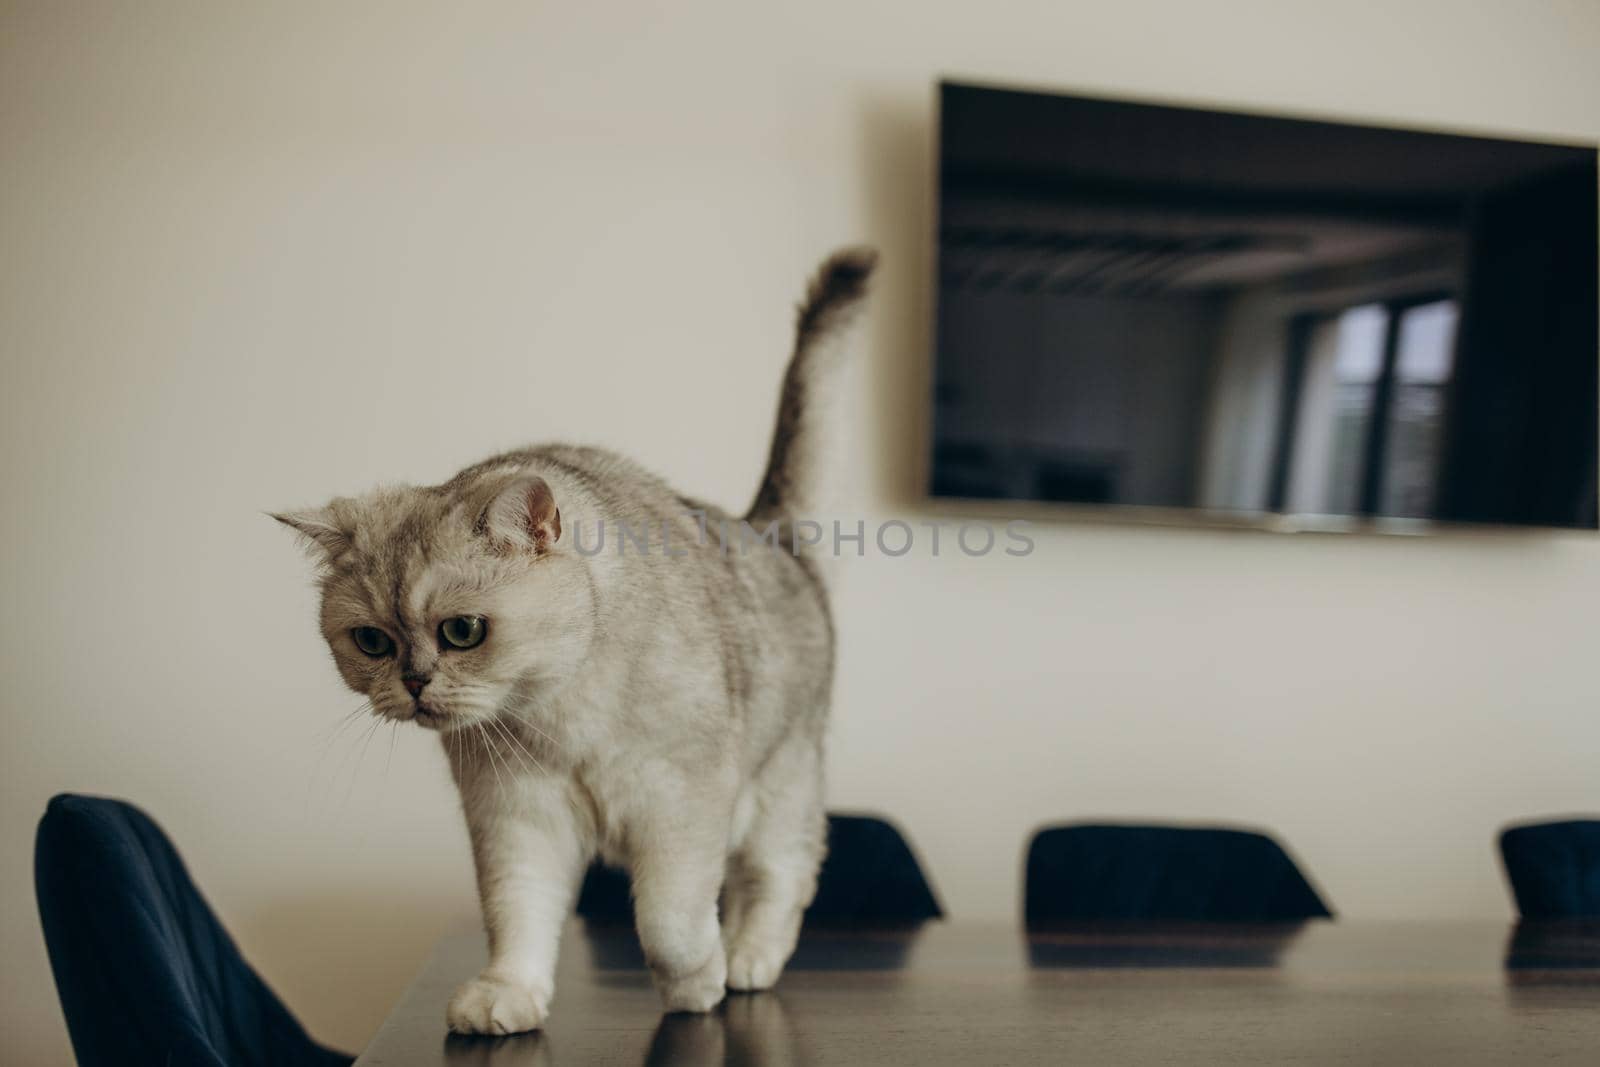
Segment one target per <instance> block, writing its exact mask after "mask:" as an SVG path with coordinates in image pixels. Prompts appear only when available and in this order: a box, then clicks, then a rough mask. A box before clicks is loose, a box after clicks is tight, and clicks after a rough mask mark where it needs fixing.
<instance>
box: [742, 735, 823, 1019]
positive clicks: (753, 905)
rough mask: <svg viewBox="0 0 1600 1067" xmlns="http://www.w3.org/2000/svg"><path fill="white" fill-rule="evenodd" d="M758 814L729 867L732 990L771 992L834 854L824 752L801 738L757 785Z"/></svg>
mask: <svg viewBox="0 0 1600 1067" xmlns="http://www.w3.org/2000/svg"><path fill="white" fill-rule="evenodd" d="M752 789H753V790H754V793H755V799H756V805H757V813H756V817H755V819H754V821H753V822H752V824H751V826H750V830H749V832H748V833H747V834H746V836H745V838H744V840H743V841H742V842H740V844H739V847H738V848H737V849H736V850H735V852H734V855H733V856H732V857H731V858H730V862H729V884H728V888H727V899H728V908H727V913H728V916H729V920H730V921H729V929H728V931H727V934H726V938H725V940H726V943H727V956H728V988H730V989H738V990H754V989H767V988H770V987H771V986H772V984H773V983H774V982H776V981H777V980H778V975H779V974H780V973H782V971H783V965H784V964H785V963H788V962H789V957H790V956H791V955H793V954H794V946H795V942H796V940H797V939H798V938H799V934H800V920H801V917H802V916H803V915H804V913H805V909H806V906H807V905H809V904H810V903H811V898H812V897H813V896H814V895H815V894H816V889H817V870H818V868H819V867H820V866H821V864H822V855H823V852H824V851H825V850H826V841H827V815H826V813H825V812H824V810H823V804H822V772H821V752H820V748H819V746H817V745H816V744H815V743H813V742H812V741H810V740H808V739H804V738H796V739H795V740H794V741H792V742H791V743H790V744H788V745H786V746H785V747H784V748H783V749H782V750H780V751H779V752H778V753H775V754H774V756H773V758H772V760H770V761H769V762H768V765H767V767H766V768H765V769H764V771H763V774H762V779H761V780H760V781H759V782H756V783H753V784H752Z"/></svg>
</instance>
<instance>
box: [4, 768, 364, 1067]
mask: <svg viewBox="0 0 1600 1067" xmlns="http://www.w3.org/2000/svg"><path fill="white" fill-rule="evenodd" d="M34 886H35V890H36V891H37V893H38V901H39V917H40V920H41V921H42V923H43V926H44V934H45V943H46V947H47V948H48V949H49V953H50V966H51V969H52V971H53V972H54V973H55V979H56V991H57V993H58V994H59V995H60V998H61V1007H62V1010H63V1012H65V1014H66V1017H67V1029H68V1031H69V1032H70V1033H71V1035H72V1047H73V1051H74V1052H75V1053H76V1054H77V1059H78V1063H79V1064H80V1065H82V1067H110V1065H113V1064H115V1065H123V1064H131V1063H152V1064H161V1065H164V1067H165V1065H173V1067H189V1065H206V1067H221V1065H256V1064H259V1065H261V1067H268V1065H278V1064H290V1065H293V1064H307V1065H314V1067H333V1065H335V1064H340V1065H347V1064H349V1063H350V1062H351V1057H349V1056H345V1055H342V1054H340V1053H337V1052H332V1051H330V1050H328V1049H325V1048H322V1047H321V1046H319V1045H317V1044H316V1043H315V1042H313V1041H312V1040H311V1038H310V1037H308V1036H307V1035H306V1032H305V1031H304V1030H303V1029H302V1028H301V1027H300V1024H299V1023H298V1022H296V1021H295V1019H294V1017H293V1016H292V1015H290V1014H289V1012H288V1010H287V1009H286V1008H284V1006H283V1004H282V1003H281V1002H280V1001H279V1000H278V998H277V997H276V996H274V995H273V993H272V991H271V990H270V989H268V988H267V986H266V984H265V983H263V982H262V981H261V979H260V977H259V976H257V975H256V973H255V971H253V970H251V968H250V965H249V964H248V963H246V962H245V960H244V958H243V957H242V956H240V955H239V950H238V949H237V948H236V947H235V945H234V943H233V940H232V939H231V938H230V937H229V936H228V932H227V931H226V930H224V929H223V927H222V925H221V924H220V923H219V922H218V921H217V918H216V916H215V915H213V914H212V912H211V909H210V908H209V907H207V906H206V902H205V900H204V899H203V898H202V897H201V896H200V893H199V891H198V890H197V889H196V888H195V886H194V883H193V882H192V881H190V879H189V874H188V872H187V871H186V870H185V869H184V865H183V861H182V860H181V859H180V858H179V856H178V853H177V851H176V850H175V849H174V848H173V847H172V843H171V842H170V841H168V840H167V838H166V835H164V834H163V833H162V832H161V828H160V827H158V826H157V825H156V824H155V823H154V822H153V821H152V820H151V819H150V817H149V816H147V815H145V814H144V813H143V812H142V811H140V810H138V809H137V808H135V807H133V806H132V805H130V804H126V803H123V802H122V801H119V800H108V799H102V798H97V797H84V796H74V795H71V794H63V795H61V796H58V797H55V798H54V799H53V800H51V801H50V805H49V808H48V809H47V810H46V811H45V814H44V818H43V819H41V820H40V822H39V831H38V835H37V837H36V838H35V841H34Z"/></svg>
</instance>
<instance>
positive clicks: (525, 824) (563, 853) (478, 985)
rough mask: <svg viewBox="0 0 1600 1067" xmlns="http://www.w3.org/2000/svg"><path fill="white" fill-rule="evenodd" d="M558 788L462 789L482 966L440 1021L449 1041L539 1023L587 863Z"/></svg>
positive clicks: (516, 781)
mask: <svg viewBox="0 0 1600 1067" xmlns="http://www.w3.org/2000/svg"><path fill="white" fill-rule="evenodd" d="M485 773H487V772H485ZM565 789H566V787H565V784H564V783H560V782H557V781H554V780H551V779H547V778H544V777H543V776H537V777H535V776H521V775H518V776H515V777H511V778H510V779H509V780H508V781H507V782H505V784H504V785H501V783H500V781H499V780H498V779H495V780H493V781H491V782H487V783H486V782H483V781H482V780H481V778H480V779H478V780H477V781H475V782H467V783H465V787H464V788H463V789H462V802H463V807H464V808H465V810H466V815H467V826H468V829H469V830H470V832H471V837H472V852H473V859H474V860H475V862H476V866H477V873H478V895H479V898H480V899H481V901H482V905H483V922H484V928H485V930H486V931H487V932H488V935H489V964H488V966H487V967H485V968H484V969H483V971H482V973H480V974H479V975H478V976H477V977H476V978H474V979H472V980H471V981H470V982H467V983H466V984H465V985H463V986H461V987H460V988H459V989H457V990H456V992H455V995H454V996H453V997H451V998H450V1007H449V1010H448V1012H447V1015H446V1018H447V1021H448V1022H449V1025H450V1029H451V1030H453V1031H455V1032H456V1033H460V1034H511V1033H518V1032H520V1031H523V1030H536V1029H538V1028H539V1027H540V1026H541V1025H542V1024H543V1023H544V1020H545V1016H546V1014H547V1013H548V1011H549V1008H550V997H551V995H552V994H553V992H554V982H555V965H556V952H557V948H558V946H559V943H560V939H561V928H562V926H563V924H564V923H565V922H566V919H567V915H568V914H569V913H570V911H571V910H572V902H573V897H574V896H575V894H576V892H577V883H578V877H579V875H580V874H581V873H582V869H583V861H584V858H585V853H584V847H583V844H582V842H581V840H580V836H581V835H580V833H579V831H578V828H577V824H576V820H575V818H574V816H573V812H572V806H571V804H570V802H569V798H568V797H567V795H566V791H565Z"/></svg>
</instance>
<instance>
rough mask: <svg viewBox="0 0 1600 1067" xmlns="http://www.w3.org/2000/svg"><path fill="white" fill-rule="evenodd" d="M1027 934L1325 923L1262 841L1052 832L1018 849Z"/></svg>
mask: <svg viewBox="0 0 1600 1067" xmlns="http://www.w3.org/2000/svg"><path fill="white" fill-rule="evenodd" d="M1024 910H1025V913H1026V917H1027V925H1028V926H1029V927H1037V926H1046V925H1049V924H1052V923H1073V922H1092V921H1098V920H1108V919H1115V920H1122V919H1139V920H1181V921H1191V920H1192V921H1199V922H1255V923H1282V922H1296V921H1299V920H1303V919H1326V918H1331V917H1332V913H1331V912H1329V910H1328V908H1327V906H1326V905H1325V904H1323V902H1322V900H1321V898H1320V897H1318V896H1317V893H1316V890H1314V889H1312V888H1311V885H1310V883H1308V882H1307V881H1306V879H1305V876H1304V875H1302V874H1301V873H1300V870H1299V868H1297V867H1296V866H1295V864H1294V861H1293V860H1291V859H1290V858H1289V856H1288V855H1287V854H1286V853H1285V852H1284V850H1283V849H1282V847H1280V846H1279V845H1278V843H1277V842H1276V841H1274V840H1272V838H1270V837H1267V836H1266V835H1264V834H1258V833H1250V832H1247V831H1243V830H1219V829H1191V828H1187V827H1172V826H1115V825H1112V826H1106V825H1082V826H1058V827H1052V828H1048V829H1045V830H1041V831H1039V832H1038V833H1037V834H1035V835H1034V838H1033V841H1032V842H1031V843H1030V845H1029V847H1028V860H1027V879H1026V898H1025V905H1024Z"/></svg>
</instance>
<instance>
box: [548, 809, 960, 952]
mask: <svg viewBox="0 0 1600 1067" xmlns="http://www.w3.org/2000/svg"><path fill="white" fill-rule="evenodd" d="M577 910H578V914H579V915H581V916H583V918H585V919H587V920H589V921H591V922H616V923H631V922H632V921H633V904H632V902H631V900H630V894H629V882H628V876H627V875H626V874H625V873H623V872H622V871H618V870H614V869H612V868H609V867H602V866H600V865H599V864H596V865H594V866H593V867H591V868H590V869H589V872H588V874H587V876H586V877H585V878H584V881H583V889H582V890H581V891H580V892H579V894H578V909H577ZM943 914H944V913H943V912H942V911H941V910H940V908H939V902H938V900H937V899H936V898H935V897H934V895H933V888H932V886H931V885H930V884H929V882H928V879H927V877H926V876H925V875H924V874H923V873H922V867H921V865H920V864H919V863H917V858H916V856H915V854H913V853H912V851H911V846H910V845H909V844H907V843H906V839H905V837H903V836H902V835H901V833H900V831H899V830H896V829H895V828H894V826H893V825H891V824H890V823H889V822H887V821H885V820H883V819H879V818H875V817H872V816H862V815H829V816H828V856H827V858H826V859H825V860H823V863H822V871H821V872H820V873H819V874H818V876H817V895H816V897H815V899H813V900H812V902H811V906H810V907H809V908H807V909H806V916H805V921H806V923H807V925H812V926H845V925H861V926H899V925H907V924H911V923H918V922H922V921H924V920H927V919H937V918H940V917H942V916H943Z"/></svg>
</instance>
